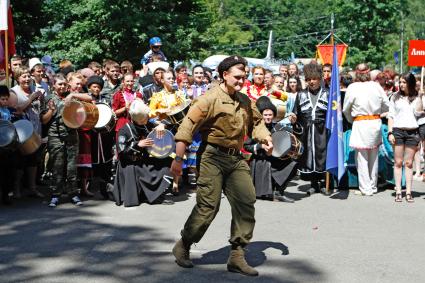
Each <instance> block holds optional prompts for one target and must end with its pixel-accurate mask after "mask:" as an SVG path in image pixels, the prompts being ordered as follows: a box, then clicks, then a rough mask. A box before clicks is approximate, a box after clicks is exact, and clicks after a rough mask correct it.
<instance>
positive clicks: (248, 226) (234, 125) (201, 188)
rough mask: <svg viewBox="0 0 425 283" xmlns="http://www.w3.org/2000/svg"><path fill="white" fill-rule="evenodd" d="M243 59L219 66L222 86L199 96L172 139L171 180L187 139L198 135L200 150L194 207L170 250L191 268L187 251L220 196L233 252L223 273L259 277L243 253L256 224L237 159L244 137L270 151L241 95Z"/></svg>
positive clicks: (246, 173) (246, 177) (245, 169)
mask: <svg viewBox="0 0 425 283" xmlns="http://www.w3.org/2000/svg"><path fill="white" fill-rule="evenodd" d="M246 65H247V63H246V61H245V59H243V58H242V57H240V56H231V57H228V58H226V59H224V60H223V61H222V62H221V63H220V65H219V66H218V72H219V74H220V77H221V78H222V80H223V83H221V84H220V85H218V86H216V87H213V88H212V89H210V90H208V91H207V92H206V93H205V94H204V95H202V96H199V97H198V98H197V99H195V100H194V101H193V104H192V106H191V108H190V110H189V112H188V114H187V116H186V117H185V119H184V120H183V122H182V124H181V125H180V127H179V130H178V132H177V134H176V136H175V139H176V141H177V145H176V158H175V159H174V161H173V163H172V165H171V171H172V173H173V174H175V175H181V173H182V157H183V154H184V153H185V150H186V146H187V145H189V144H190V143H191V142H192V136H193V135H194V133H195V132H197V131H200V133H201V135H202V145H201V147H200V149H199V151H198V162H199V163H198V167H199V178H198V182H197V184H198V190H197V197H196V205H195V207H194V208H193V210H192V213H191V215H190V216H189V218H188V219H187V221H186V224H185V225H184V228H183V230H182V231H181V235H182V238H181V239H180V240H179V241H177V243H176V245H175V246H174V248H173V254H174V256H175V257H176V263H177V264H178V265H180V266H182V267H193V264H192V262H191V260H190V257H189V252H190V246H191V244H192V243H197V242H199V241H200V240H201V238H202V236H203V235H204V233H205V232H206V231H207V229H208V227H209V225H210V224H211V222H212V221H213V220H214V217H215V216H216V214H217V212H218V210H219V207H220V200H221V192H222V190H224V193H225V194H226V196H227V199H228V200H229V203H230V205H231V207H232V225H231V238H230V240H229V241H230V243H231V245H232V251H231V253H230V257H229V260H228V262H227V269H228V270H229V271H231V272H240V273H242V274H245V275H251V276H256V275H258V272H257V271H256V270H255V269H254V268H252V267H251V266H249V265H248V264H247V263H246V261H245V257H244V250H243V247H245V246H246V245H247V244H248V243H249V240H250V239H251V238H252V233H253V230H254V225H255V218H254V214H255V208H254V203H255V188H254V185H253V183H252V179H251V176H250V169H249V166H248V165H247V163H246V162H245V161H244V159H243V158H242V156H241V154H240V149H241V148H242V147H243V142H244V137H245V136H247V135H248V136H251V137H253V138H254V139H256V140H258V141H259V142H261V143H264V144H266V148H267V152H268V154H271V151H272V149H273V145H272V139H271V136H270V132H269V131H268V130H267V128H266V126H265V124H264V121H263V120H262V117H261V114H260V113H259V112H258V110H257V108H256V107H255V104H253V103H252V102H251V100H250V99H249V98H248V97H247V96H246V95H244V94H242V93H240V90H241V89H242V86H243V84H244V81H245V71H244V70H245V66H246Z"/></svg>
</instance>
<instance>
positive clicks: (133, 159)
mask: <svg viewBox="0 0 425 283" xmlns="http://www.w3.org/2000/svg"><path fill="white" fill-rule="evenodd" d="M154 127H155V125H154V124H153V123H151V122H148V123H147V124H146V125H142V126H139V125H136V124H134V123H133V122H129V123H128V124H126V125H125V126H124V127H122V128H121V130H120V131H119V133H118V141H117V151H118V156H119V161H118V165H117V173H116V177H115V183H114V189H113V195H114V198H115V202H116V204H117V205H121V204H123V205H124V206H125V207H128V206H137V205H140V203H142V202H144V201H146V202H148V203H154V202H155V201H156V200H157V199H158V198H159V197H160V196H161V195H162V194H163V193H164V191H165V190H166V189H167V188H168V186H169V185H170V181H169V180H168V179H167V177H166V176H167V175H168V176H170V173H169V164H170V160H169V159H168V158H165V159H157V158H153V157H150V156H149V153H148V152H147V150H146V148H141V147H139V146H138V142H139V141H140V140H141V139H145V138H146V137H147V135H148V134H149V133H150V132H151V131H152V130H153V128H154Z"/></svg>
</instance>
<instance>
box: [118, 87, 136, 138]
mask: <svg viewBox="0 0 425 283" xmlns="http://www.w3.org/2000/svg"><path fill="white" fill-rule="evenodd" d="M133 94H135V95H136V97H137V98H140V99H142V94H141V93H140V92H138V91H136V92H133ZM123 107H125V99H124V94H123V90H119V91H117V92H116V93H115V94H114V97H113V98H112V110H113V111H114V112H115V111H117V110H118V109H121V108H123ZM117 118H118V120H117V124H116V125H115V131H116V132H118V131H119V130H120V129H121V128H122V127H123V126H125V124H127V123H128V122H129V121H130V115H129V114H128V112H127V110H125V111H124V112H123V113H121V114H118V115H117Z"/></svg>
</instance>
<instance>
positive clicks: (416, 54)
mask: <svg viewBox="0 0 425 283" xmlns="http://www.w3.org/2000/svg"><path fill="white" fill-rule="evenodd" d="M408 65H409V66H411V67H413V66H425V40H409V52H408Z"/></svg>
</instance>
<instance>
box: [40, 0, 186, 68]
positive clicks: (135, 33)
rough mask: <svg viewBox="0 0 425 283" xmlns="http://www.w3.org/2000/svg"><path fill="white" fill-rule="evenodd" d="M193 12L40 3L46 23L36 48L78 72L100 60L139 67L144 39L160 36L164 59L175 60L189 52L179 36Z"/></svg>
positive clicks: (59, 0) (144, 2)
mask: <svg viewBox="0 0 425 283" xmlns="http://www.w3.org/2000/svg"><path fill="white" fill-rule="evenodd" d="M193 8H194V5H193V3H192V1H189V0H181V1H173V2H171V1H170V2H168V1H160V0H150V1H148V0H135V1H131V0H120V1H112V0H85V1H73V0H46V1H44V5H43V10H42V11H43V14H45V15H48V19H49V21H48V24H47V25H46V27H44V28H43V29H42V30H41V36H40V37H38V38H37V40H36V44H37V46H38V47H39V49H41V50H42V51H43V52H45V53H48V54H50V55H52V57H53V58H54V59H55V60H56V61H58V60H61V59H65V58H66V59H70V60H71V61H73V62H75V63H77V64H79V65H80V66H83V65H85V64H87V63H88V62H89V61H91V60H102V59H104V58H113V59H116V60H119V61H120V60H124V59H129V60H131V61H133V63H139V62H140V58H141V56H142V55H143V54H144V53H145V52H146V51H147V50H148V49H149V46H148V40H149V38H150V37H152V36H160V37H161V38H162V39H163V41H164V47H165V52H166V55H167V56H168V57H169V58H170V59H173V58H178V57H179V56H180V54H185V52H187V51H188V49H189V47H190V45H188V44H187V43H185V42H181V41H182V38H181V37H180V36H182V30H184V26H185V25H186V19H187V17H188V16H189V13H190V12H191V11H192V10H193Z"/></svg>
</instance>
